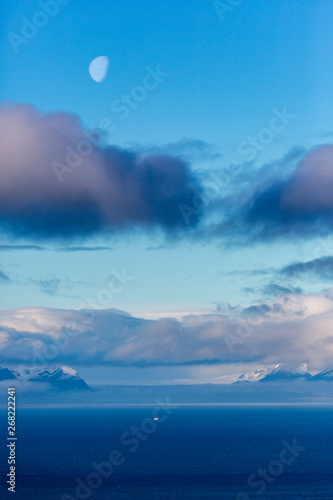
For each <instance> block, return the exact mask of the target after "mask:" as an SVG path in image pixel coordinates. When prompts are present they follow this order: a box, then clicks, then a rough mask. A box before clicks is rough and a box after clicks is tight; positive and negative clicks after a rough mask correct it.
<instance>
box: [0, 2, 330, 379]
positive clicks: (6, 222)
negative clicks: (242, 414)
mask: <svg viewBox="0 0 333 500" xmlns="http://www.w3.org/2000/svg"><path fill="white" fill-rule="evenodd" d="M232 4H233V2H229V3H228V1H226V2H223V1H220V2H213V1H212V2H211V1H206V0H205V1H203V0H196V1H195V2H193V1H191V2H190V1H187V0H185V1H183V2H176V1H174V0H170V1H168V2H164V3H161V2H157V1H154V0H153V1H149V2H148V1H147V2H146V1H142V2H139V3H138V2H134V0H129V1H128V2H126V3H124V4H119V3H118V2H110V1H108V2H106V1H101V2H99V3H98V5H95V4H93V3H91V2H88V1H86V0H81V1H80V2H77V1H76V0H69V1H68V0H61V2H60V1H56V0H52V1H49V2H48V1H46V0H45V1H44V2H43V0H41V1H40V2H37V1H33V0H31V1H30V0H29V1H27V0H26V1H18V2H15V4H14V3H12V2H6V1H5V2H3V3H2V7H1V9H2V12H1V14H2V15H1V23H2V28H3V29H2V33H3V40H2V44H1V45H2V49H1V58H2V62H3V64H2V71H1V73H0V79H1V86H0V87H1V105H0V228H1V240H0V287H1V290H0V292H1V298H2V300H1V311H0V328H1V329H0V335H1V336H0V349H1V358H0V359H2V360H3V361H1V362H2V364H6V365H9V364H12V365H14V366H15V365H17V364H29V363H31V362H35V363H36V362H38V363H42V362H43V363H44V364H66V365H68V366H73V367H75V368H78V369H79V371H80V373H82V375H84V376H86V377H87V378H88V379H89V381H90V382H96V383H97V382H98V383H103V382H108V383H109V382H110V381H112V382H113V383H124V382H126V383H138V381H139V383H148V382H149V383H157V384H158V383H166V382H168V383H169V382H170V381H173V382H174V383H179V382H181V381H187V382H188V381H191V382H192V383H194V382H204V381H212V382H217V383H218V382H221V380H222V381H223V380H225V379H224V377H227V378H228V377H229V376H232V375H233V374H235V375H236V374H239V373H240V372H242V371H243V370H248V368H257V367H261V366H270V365H274V364H276V363H279V362H287V363H293V364H301V363H304V362H307V363H308V364H309V369H311V370H312V371H314V372H315V371H318V370H321V369H324V368H330V367H331V366H330V357H332V352H331V349H332V347H331V346H332V342H331V338H330V331H329V321H330V315H331V314H332V311H333V304H332V295H331V294H332V288H331V281H332V277H333V257H332V251H333V239H332V230H333V218H332V217H333V203H332V197H331V193H332V188H333V174H332V159H333V146H332V138H333V128H332V123H331V122H332V111H333V109H332V108H333V103H332V99H331V98H330V97H331V96H330V92H331V88H332V84H333V67H332V64H331V54H332V45H333V34H332V33H333V32H332V29H331V26H332V23H333V8H332V5H331V2H330V1H329V0H319V1H317V2H313V1H309V0H308V1H304V0H302V1H301V0H295V1H294V2H292V3H291V2H289V1H287V0H281V1H280V2H276V3H272V2H265V1H263V0H256V1H254V0H244V1H241V2H239V5H237V6H232ZM98 56H105V57H106V58H108V61H109V66H108V69H107V73H106V75H105V78H104V79H102V81H100V82H96V81H95V80H94V79H93V78H92V76H91V74H90V73H89V66H90V64H91V62H92V61H93V60H94V59H95V58H96V57H98ZM93 76H94V75H93ZM95 76H96V75H95ZM69 331H70V332H71V333H72V335H70V334H69ZM73 332H76V335H74V334H73ZM244 332H245V333H244ZM249 332H250V333H249ZM63 337H64V338H63ZM59 339H62V341H63V342H62V344H61V342H60V340H59ZM55 340H57V341H58V345H57V342H55ZM60 344H61V345H60Z"/></svg>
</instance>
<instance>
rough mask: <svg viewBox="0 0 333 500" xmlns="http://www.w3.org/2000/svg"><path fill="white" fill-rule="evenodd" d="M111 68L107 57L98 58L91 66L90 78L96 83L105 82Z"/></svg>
mask: <svg viewBox="0 0 333 500" xmlns="http://www.w3.org/2000/svg"><path fill="white" fill-rule="evenodd" d="M108 68H109V58H108V57H107V56H98V57H96V58H95V59H94V60H93V61H91V63H90V66H89V73H90V76H91V78H92V79H93V80H95V82H98V83H101V82H102V81H103V80H105V77H106V75H107V72H108Z"/></svg>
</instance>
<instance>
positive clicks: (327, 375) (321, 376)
mask: <svg viewBox="0 0 333 500" xmlns="http://www.w3.org/2000/svg"><path fill="white" fill-rule="evenodd" d="M322 380H324V381H326V382H333V369H331V368H330V369H329V370H324V371H322V372H320V373H317V375H314V376H313V377H311V381H314V382H319V381H322Z"/></svg>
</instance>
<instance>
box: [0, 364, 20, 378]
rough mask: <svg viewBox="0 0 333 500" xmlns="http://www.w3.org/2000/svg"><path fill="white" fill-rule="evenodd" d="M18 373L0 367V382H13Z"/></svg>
mask: <svg viewBox="0 0 333 500" xmlns="http://www.w3.org/2000/svg"><path fill="white" fill-rule="evenodd" d="M17 375H18V373H16V372H14V371H12V370H8V368H1V367H0V381H2V380H13V379H16V378H17Z"/></svg>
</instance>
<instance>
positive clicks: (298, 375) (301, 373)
mask: <svg viewBox="0 0 333 500" xmlns="http://www.w3.org/2000/svg"><path fill="white" fill-rule="evenodd" d="M295 380H306V381H313V382H319V381H327V382H333V369H329V370H324V371H322V372H320V373H317V374H316V375H311V374H310V373H309V372H307V371H306V365H305V364H303V365H300V366H291V365H287V364H284V363H279V364H278V365H276V366H275V367H274V368H270V369H264V368H263V369H260V370H256V371H253V372H246V373H243V375H241V376H240V377H238V379H237V380H236V382H235V383H236V384H239V383H245V382H292V381H295Z"/></svg>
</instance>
